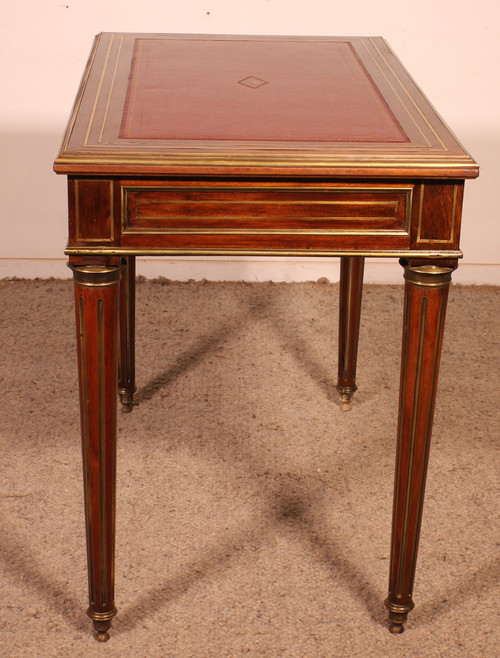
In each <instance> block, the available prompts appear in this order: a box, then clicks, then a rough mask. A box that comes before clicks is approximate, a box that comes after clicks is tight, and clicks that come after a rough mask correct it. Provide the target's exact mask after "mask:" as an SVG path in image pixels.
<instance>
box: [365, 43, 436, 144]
mask: <svg viewBox="0 0 500 658" xmlns="http://www.w3.org/2000/svg"><path fill="white" fill-rule="evenodd" d="M370 42H371V43H372V45H373V47H374V48H375V50H376V51H377V52H378V54H379V55H380V57H381V58H382V60H383V61H384V62H385V64H386V66H387V68H388V69H389V70H390V71H391V73H392V74H393V76H394V78H395V79H396V80H397V81H398V83H399V86H400V87H401V89H402V90H403V92H404V93H405V94H406V96H407V97H408V98H409V100H410V103H411V104H412V105H413V107H414V108H415V109H416V110H417V112H418V114H419V115H420V116H421V118H422V119H423V121H424V122H425V123H426V124H427V126H428V128H429V129H430V130H431V132H432V133H433V134H434V136H435V137H436V139H437V140H438V142H439V143H440V145H441V147H442V149H443V151H448V150H449V149H448V148H447V147H446V145H445V143H444V142H443V140H442V139H441V137H440V136H439V135H438V133H437V132H436V131H435V129H434V128H433V126H432V125H431V123H430V122H429V120H428V119H427V117H426V116H425V115H424V114H423V112H422V110H421V109H420V108H419V107H418V105H417V103H416V102H415V100H414V99H413V98H412V96H411V95H410V94H409V92H408V90H407V89H406V87H405V86H404V85H403V83H402V82H401V80H400V79H399V77H398V76H397V75H396V72H395V71H394V69H393V68H392V66H391V65H390V64H389V62H388V61H387V59H386V57H385V56H384V54H383V53H382V51H381V50H380V48H379V47H378V46H377V44H376V43H375V42H374V40H373V38H372V37H371V38H370ZM365 47H366V46H365ZM367 50H368V49H367ZM370 54H371V53H370ZM372 58H373V60H374V61H375V63H376V64H377V62H376V60H375V58H374V57H373V55H372ZM377 66H378V64H377ZM379 68H380V67H379ZM386 80H387V82H389V80H388V78H387V77H386ZM389 84H391V83H390V82H389ZM391 86H392V85H391ZM395 93H397V92H395ZM398 98H399V96H398ZM403 105H404V104H403ZM408 114H409V115H410V113H409V112H408ZM410 116H411V115H410ZM417 127H418V126H417ZM418 129H419V131H420V133H421V134H422V137H423V138H424V139H425V141H426V142H427V144H428V145H429V146H431V144H430V143H429V141H428V140H427V138H426V136H425V135H424V133H423V132H422V130H421V129H420V128H419V127H418Z"/></svg>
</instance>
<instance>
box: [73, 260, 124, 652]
mask: <svg viewBox="0 0 500 658" xmlns="http://www.w3.org/2000/svg"><path fill="white" fill-rule="evenodd" d="M72 269H73V277H74V282H75V302H76V322H77V338H78V359H79V380H80V409H81V426H82V452H83V476H84V495H85V520H86V529H87V559H88V578H89V602H90V605H89V609H88V611H87V614H88V615H89V617H90V618H91V619H92V621H93V624H94V629H95V631H96V638H97V639H98V640H99V641H101V642H105V641H106V640H107V639H108V638H109V635H108V630H109V628H110V626H111V619H112V618H113V616H114V615H115V614H116V608H115V605H114V562H115V555H114V553H115V500H116V406H117V404H116V402H117V356H118V355H117V347H118V345H117V335H118V306H119V295H118V291H119V281H120V268H119V267H108V266H102V265H72Z"/></svg>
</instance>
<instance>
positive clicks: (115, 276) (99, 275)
mask: <svg viewBox="0 0 500 658" xmlns="http://www.w3.org/2000/svg"><path fill="white" fill-rule="evenodd" d="M69 267H70V268H71V269H72V270H73V277H74V280H75V283H77V284H78V285H80V286H85V287H86V288H107V287H111V286H114V285H117V284H118V282H119V281H120V277H121V268H120V267H106V266H101V265H82V266H79V265H71V264H70V266H69Z"/></svg>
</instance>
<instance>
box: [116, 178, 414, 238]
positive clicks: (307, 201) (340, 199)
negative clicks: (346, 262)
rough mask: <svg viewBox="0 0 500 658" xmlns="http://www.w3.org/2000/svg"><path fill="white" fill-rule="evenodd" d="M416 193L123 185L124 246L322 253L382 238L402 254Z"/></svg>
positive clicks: (378, 188) (405, 189) (401, 188)
mask: <svg viewBox="0 0 500 658" xmlns="http://www.w3.org/2000/svg"><path fill="white" fill-rule="evenodd" d="M412 194H413V186H412V185H390V184H388V185H370V186H366V185H359V186H358V185H347V184H340V183H339V184H329V185H324V184H323V185H322V184H313V183H311V184H310V185H304V184H301V185H300V186H294V185H293V184H291V183H283V184H268V185H266V184H263V183H245V184H242V183H240V182H238V183H231V182H227V183H223V182H222V183H220V184H216V183H200V182H191V183H182V184H178V183H174V182H172V183H170V184H169V183H165V181H162V182H161V184H160V183H158V182H155V181H151V182H149V183H148V184H145V183H143V182H140V183H139V182H134V181H122V182H121V197H122V241H121V244H122V246H127V244H137V245H138V244H147V243H152V241H153V240H154V242H155V244H156V245H157V246H161V247H166V246H168V247H169V248H172V249H173V250H176V249H180V250H182V249H189V250H197V249H233V250H238V249H239V248H241V249H246V250H248V249H256V250H258V249H273V250H280V249H285V250H290V249H291V250H297V249H299V250H310V249H312V250H314V249H318V250H321V249H332V248H336V247H337V246H338V245H341V244H344V245H345V244H349V248H353V247H354V248H355V247H356V245H358V244H359V246H360V247H361V246H363V245H368V244H369V243H372V242H373V241H374V240H376V241H377V242H378V241H379V240H380V239H381V238H385V239H384V243H386V247H387V248H391V247H395V248H401V247H405V246H408V245H409V234H410V217H411V207H412ZM141 236H142V238H141ZM161 236H163V238H162V237H161Z"/></svg>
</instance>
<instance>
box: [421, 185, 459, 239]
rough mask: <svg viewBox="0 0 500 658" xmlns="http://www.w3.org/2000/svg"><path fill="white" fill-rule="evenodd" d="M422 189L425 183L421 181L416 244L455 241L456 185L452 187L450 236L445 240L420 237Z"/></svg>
mask: <svg viewBox="0 0 500 658" xmlns="http://www.w3.org/2000/svg"><path fill="white" fill-rule="evenodd" d="M424 189H425V183H422V185H421V190H420V204H419V210H418V225H417V244H431V243H432V244H434V243H436V244H453V243H454V242H455V233H456V225H457V195H458V185H455V186H454V189H453V207H452V211H451V229H450V237H449V238H448V239H447V240H443V239H433V240H431V239H429V238H422V237H420V236H421V230H422V214H423V205H424Z"/></svg>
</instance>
